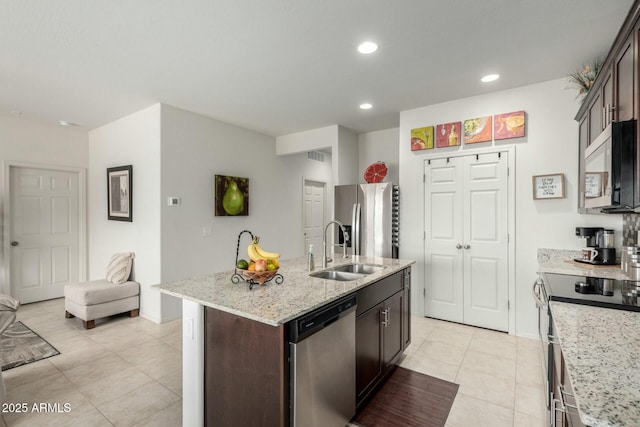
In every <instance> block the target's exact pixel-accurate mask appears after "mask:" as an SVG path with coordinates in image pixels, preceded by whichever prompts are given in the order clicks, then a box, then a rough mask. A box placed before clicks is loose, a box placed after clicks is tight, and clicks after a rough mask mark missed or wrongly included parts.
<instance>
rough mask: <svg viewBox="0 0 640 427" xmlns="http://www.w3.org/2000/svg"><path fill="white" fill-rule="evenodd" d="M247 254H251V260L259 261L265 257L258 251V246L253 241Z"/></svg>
mask: <svg viewBox="0 0 640 427" xmlns="http://www.w3.org/2000/svg"><path fill="white" fill-rule="evenodd" d="M247 255H249V259H250V260H251V261H257V260H259V259H263V258H262V256H260V254H258V252H257V251H256V246H255V244H254V243H251V244H250V245H249V246H248V247H247Z"/></svg>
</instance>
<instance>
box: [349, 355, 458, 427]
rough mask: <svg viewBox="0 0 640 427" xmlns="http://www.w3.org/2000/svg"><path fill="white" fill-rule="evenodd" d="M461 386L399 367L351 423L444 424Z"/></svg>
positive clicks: (367, 426) (388, 426)
mask: <svg viewBox="0 0 640 427" xmlns="http://www.w3.org/2000/svg"><path fill="white" fill-rule="evenodd" d="M458 387H459V386H458V384H454V383H450V382H449V381H444V380H441V379H438V378H434V377H431V376H429V375H424V374H421V373H419V372H415V371H410V370H408V369H404V368H400V367H397V368H396V369H395V371H394V372H393V373H392V374H391V376H390V377H389V379H387V381H386V382H385V383H384V385H383V386H382V388H381V389H380V391H378V393H377V394H376V395H375V396H374V397H373V399H371V401H370V402H369V403H368V404H367V405H366V406H365V407H364V409H363V410H362V411H360V413H359V414H358V415H357V416H356V417H355V418H354V419H353V420H352V421H351V422H352V423H354V424H356V425H358V426H362V427H397V426H403V427H443V426H444V424H445V422H446V421H447V417H448V416H449V411H450V410H451V405H453V400H454V399H455V397H456V393H457V392H458Z"/></svg>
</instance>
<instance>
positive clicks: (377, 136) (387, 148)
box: [358, 128, 400, 184]
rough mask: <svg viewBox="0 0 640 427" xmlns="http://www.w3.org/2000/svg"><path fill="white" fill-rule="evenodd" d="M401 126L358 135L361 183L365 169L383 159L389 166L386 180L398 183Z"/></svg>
mask: <svg viewBox="0 0 640 427" xmlns="http://www.w3.org/2000/svg"><path fill="white" fill-rule="evenodd" d="M399 133H400V129H399V128H391V129H385V130H379V131H375V132H369V133H361V134H360V135H358V171H359V173H360V176H359V181H358V182H359V183H361V184H364V182H365V181H364V170H365V169H366V168H367V167H368V166H369V165H370V164H372V163H375V162H378V161H381V162H384V163H385V165H386V166H387V177H386V178H385V179H384V182H392V183H394V184H397V183H398V182H399V179H400V170H399V165H398V156H399V151H400V148H399V146H398V140H399Z"/></svg>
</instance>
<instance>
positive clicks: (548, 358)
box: [533, 277, 553, 424]
mask: <svg viewBox="0 0 640 427" xmlns="http://www.w3.org/2000/svg"><path fill="white" fill-rule="evenodd" d="M533 299H534V301H535V302H536V307H537V309H538V335H539V336H540V346H541V348H540V350H541V353H542V358H543V365H542V366H543V367H544V373H545V381H546V388H545V389H546V391H547V392H546V393H545V395H546V405H547V417H548V418H549V424H550V422H551V418H550V417H551V409H552V408H551V406H552V405H551V404H552V402H551V401H552V400H553V377H552V375H553V348H552V346H551V343H550V342H549V337H550V336H553V331H552V326H553V325H552V321H551V310H550V309H549V295H548V294H547V290H546V288H545V286H544V281H543V280H542V278H541V277H538V279H536V281H535V282H534V283H533Z"/></svg>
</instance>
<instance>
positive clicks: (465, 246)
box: [463, 245, 471, 249]
mask: <svg viewBox="0 0 640 427" xmlns="http://www.w3.org/2000/svg"><path fill="white" fill-rule="evenodd" d="M463 248H465V249H471V245H464V246H463Z"/></svg>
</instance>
